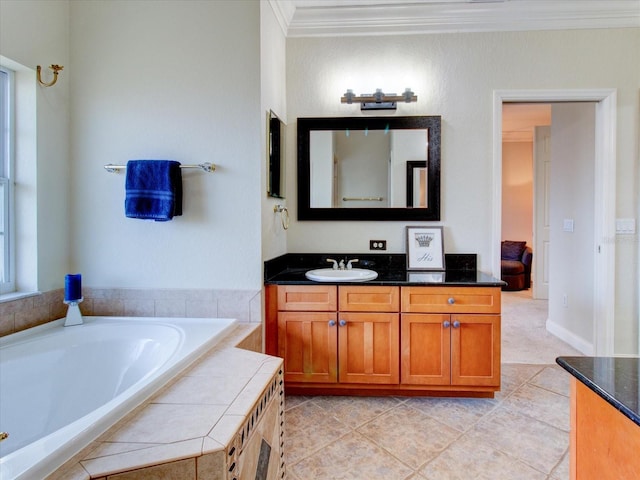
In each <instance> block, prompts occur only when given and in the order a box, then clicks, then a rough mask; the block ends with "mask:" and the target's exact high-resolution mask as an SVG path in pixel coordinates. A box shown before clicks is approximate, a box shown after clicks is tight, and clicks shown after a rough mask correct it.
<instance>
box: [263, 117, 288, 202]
mask: <svg viewBox="0 0 640 480" xmlns="http://www.w3.org/2000/svg"><path fill="white" fill-rule="evenodd" d="M284 131H285V124H284V123H283V122H282V120H280V119H279V118H278V116H277V115H276V114H275V113H273V112H272V111H269V113H268V114H267V161H268V164H267V195H269V196H270V197H274V198H285V188H284V187H285V174H284V173H285V172H284V165H285V160H284V145H285V144H284Z"/></svg>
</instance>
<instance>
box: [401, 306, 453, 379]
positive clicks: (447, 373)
mask: <svg viewBox="0 0 640 480" xmlns="http://www.w3.org/2000/svg"><path fill="white" fill-rule="evenodd" d="M449 323H450V318H449V315H444V314H418V313H409V314H402V320H401V332H400V338H401V355H402V357H401V358H402V366H401V382H402V383H405V384H412V385H449V384H450V382H451V368H450V366H451V363H450V359H451V341H450V336H451V328H450V327H449Z"/></svg>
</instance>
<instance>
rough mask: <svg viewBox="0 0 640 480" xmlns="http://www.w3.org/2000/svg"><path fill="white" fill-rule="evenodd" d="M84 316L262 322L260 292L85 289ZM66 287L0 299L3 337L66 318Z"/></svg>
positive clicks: (82, 305) (82, 307)
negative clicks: (215, 318) (1, 300)
mask: <svg viewBox="0 0 640 480" xmlns="http://www.w3.org/2000/svg"><path fill="white" fill-rule="evenodd" d="M82 293H83V296H84V301H83V302H82V303H81V304H80V311H81V312H82V314H83V315H105V316H127V317H197V318H202V317H218V318H235V319H237V320H238V321H240V322H243V323H261V322H262V292H261V291H252V290H178V289H166V290H146V289H119V288H89V287H84V288H83V289H82ZM63 300H64V289H58V290H52V291H49V292H45V293H37V294H34V295H31V296H29V297H25V298H20V299H17V300H9V301H6V302H2V303H0V336H4V335H9V334H12V333H15V332H19V331H21V330H25V329H27V328H31V327H35V326H38V325H42V324H44V323H47V322H51V321H53V320H57V319H59V318H62V317H64V316H65V315H66V314H67V306H66V305H65V304H64V303H63Z"/></svg>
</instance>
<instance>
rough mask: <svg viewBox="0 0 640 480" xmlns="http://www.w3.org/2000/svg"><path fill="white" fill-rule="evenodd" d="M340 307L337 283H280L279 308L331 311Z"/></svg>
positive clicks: (299, 310)
mask: <svg viewBox="0 0 640 480" xmlns="http://www.w3.org/2000/svg"><path fill="white" fill-rule="evenodd" d="M337 309H338V287H336V286H335V285H317V286H316V285H278V310H280V311H282V310H284V311H298V312H331V311H335V310H337Z"/></svg>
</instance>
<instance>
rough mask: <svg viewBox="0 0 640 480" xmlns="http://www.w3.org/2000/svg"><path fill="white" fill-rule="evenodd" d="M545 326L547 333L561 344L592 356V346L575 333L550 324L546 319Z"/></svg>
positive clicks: (555, 324) (552, 323)
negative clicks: (561, 342)
mask: <svg viewBox="0 0 640 480" xmlns="http://www.w3.org/2000/svg"><path fill="white" fill-rule="evenodd" d="M545 326H546V328H547V331H548V332H549V333H551V334H553V335H555V336H556V337H558V338H559V339H560V340H562V341H563V342H565V343H568V344H569V345H571V346H572V347H573V348H575V349H576V350H578V351H579V352H582V353H583V354H584V355H593V353H594V351H595V350H594V348H593V344H592V343H589V342H587V341H586V340H585V339H584V338H582V337H579V336H577V335H576V334H575V333H573V332H570V331H569V330H567V329H566V328H564V327H563V326H561V325H558V324H557V323H554V322H552V321H551V320H549V319H548V318H547V322H546V324H545Z"/></svg>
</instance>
